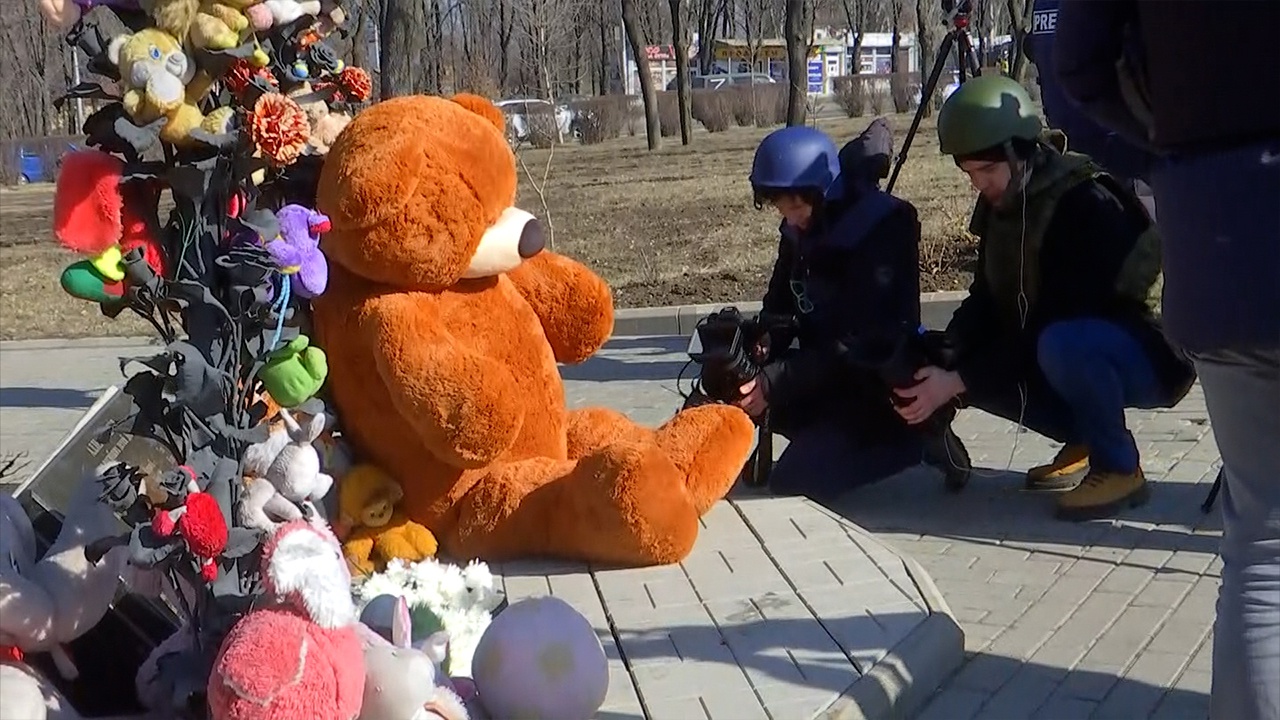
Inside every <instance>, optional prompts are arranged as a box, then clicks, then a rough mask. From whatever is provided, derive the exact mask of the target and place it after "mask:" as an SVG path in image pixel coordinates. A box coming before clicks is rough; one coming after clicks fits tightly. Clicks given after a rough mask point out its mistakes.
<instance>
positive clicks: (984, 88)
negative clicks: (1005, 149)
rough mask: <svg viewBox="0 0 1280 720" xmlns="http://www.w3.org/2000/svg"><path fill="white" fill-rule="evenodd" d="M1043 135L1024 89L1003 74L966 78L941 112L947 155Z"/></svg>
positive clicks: (942, 142) (942, 140) (940, 130)
mask: <svg viewBox="0 0 1280 720" xmlns="http://www.w3.org/2000/svg"><path fill="white" fill-rule="evenodd" d="M1038 137H1040V116H1039V115H1038V114H1037V113H1036V109H1035V106H1034V105H1032V104H1031V96H1030V95H1028V94H1027V91H1026V89H1025V88H1023V87H1022V86H1021V85H1019V84H1018V83H1017V82H1016V81H1014V80H1012V79H1011V78H1007V77H1005V76H1003V75H982V76H980V77H976V78H973V79H971V80H967V81H965V82H964V83H963V84H962V85H961V86H960V87H959V88H957V89H956V91H955V92H953V93H951V97H948V98H947V101H946V102H945V103H943V104H942V109H941V110H939V111H938V145H939V147H940V148H941V150H942V154H944V155H969V154H972V153H976V152H981V151H983V150H986V149H988V148H993V147H997V146H999V145H1003V144H1004V143H1006V142H1008V141H1010V140H1012V139H1014V138H1022V139H1023V140H1035V139H1036V138H1038Z"/></svg>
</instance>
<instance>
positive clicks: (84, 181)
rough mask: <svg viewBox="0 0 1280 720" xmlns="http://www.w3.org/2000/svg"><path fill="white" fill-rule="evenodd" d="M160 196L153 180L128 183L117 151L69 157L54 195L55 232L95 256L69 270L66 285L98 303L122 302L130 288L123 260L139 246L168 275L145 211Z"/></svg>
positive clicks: (83, 152) (71, 291)
mask: <svg viewBox="0 0 1280 720" xmlns="http://www.w3.org/2000/svg"><path fill="white" fill-rule="evenodd" d="M158 198H159V189H158V188H157V186H156V185H155V184H154V183H152V182H131V183H128V184H125V183H124V162H123V161H122V160H120V159H119V158H117V157H115V156H114V155H110V154H107V153H104V152H101V151H99V150H79V151H76V152H72V153H69V154H67V155H66V156H65V157H63V159H62V171H61V172H60V173H59V174H58V186H57V190H56V192H55V194H54V196H53V233H54V236H55V237H57V238H58V242H60V243H62V246H63V247H65V248H67V249H68V250H71V251H72V252H75V253H78V254H80V255H85V256H87V257H88V258H89V259H87V260H81V261H79V262H76V263H73V264H72V265H71V266H69V267H68V268H67V269H66V270H65V271H63V273H62V287H63V289H64V290H66V291H67V292H68V293H69V294H71V295H72V296H74V297H78V298H81V299H83V300H91V301H93V302H105V303H111V302H114V301H117V300H119V299H120V298H121V296H123V295H124V290H125V288H124V282H123V281H124V268H123V267H122V265H121V259H122V258H123V257H124V255H125V253H128V252H129V251H130V250H132V249H134V248H135V247H141V248H142V251H143V257H144V258H146V261H147V264H148V265H150V266H151V268H152V269H153V270H155V272H156V273H158V274H160V275H164V273H165V262H164V251H163V249H162V248H161V246H160V244H159V243H158V242H157V241H156V239H155V238H154V237H153V235H152V232H151V228H150V227H148V225H147V222H146V220H145V216H144V215H143V213H142V209H143V208H147V207H151V208H154V207H155V205H156V202H157V200H158Z"/></svg>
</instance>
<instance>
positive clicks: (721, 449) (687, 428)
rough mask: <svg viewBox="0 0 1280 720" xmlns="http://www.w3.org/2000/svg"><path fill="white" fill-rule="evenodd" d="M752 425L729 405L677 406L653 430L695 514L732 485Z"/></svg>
mask: <svg viewBox="0 0 1280 720" xmlns="http://www.w3.org/2000/svg"><path fill="white" fill-rule="evenodd" d="M754 435H755V426H754V425H752V423H751V419H750V418H749V417H747V414H746V413H744V412H743V411H742V410H740V409H738V408H736V407H734V406H732V405H720V404H712V405H700V406H697V407H691V408H687V409H685V410H681V411H680V412H679V413H677V414H676V416H675V417H673V418H671V419H670V420H668V421H667V422H666V424H664V425H663V426H662V427H661V428H659V429H658V432H657V442H658V446H659V447H660V448H662V450H663V452H665V453H666V454H667V456H668V457H670V458H671V462H672V463H674V464H675V466H676V467H677V468H679V469H680V471H681V473H682V475H683V477H684V479H685V487H686V489H687V491H688V493H689V498H690V500H692V502H693V505H694V508H695V509H696V510H697V512H698V514H699V515H702V514H703V513H705V512H706V511H707V510H710V509H711V506H712V505H715V504H716V503H717V502H719V501H720V500H721V499H722V498H724V496H725V495H726V494H727V493H728V492H729V490H730V489H731V488H732V487H733V483H734V481H735V480H736V479H737V477H738V473H739V472H741V471H742V467H743V465H745V464H746V462H747V458H748V457H749V456H750V455H751V443H752V440H753V436H754Z"/></svg>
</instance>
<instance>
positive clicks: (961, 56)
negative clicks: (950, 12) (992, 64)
mask: <svg viewBox="0 0 1280 720" xmlns="http://www.w3.org/2000/svg"><path fill="white" fill-rule="evenodd" d="M959 34H960V37H958V38H956V69H957V72H959V74H960V77H959V78H958V79H959V81H960V82H964V76H965V72H966V71H968V73H969V77H978V76H979V75H981V74H982V65H981V64H980V63H979V62H978V55H977V53H976V52H974V50H973V40H972V39H970V38H969V33H967V32H965V31H963V30H962V31H960V33H959Z"/></svg>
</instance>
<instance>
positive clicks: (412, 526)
mask: <svg viewBox="0 0 1280 720" xmlns="http://www.w3.org/2000/svg"><path fill="white" fill-rule="evenodd" d="M403 496H404V492H403V491H402V490H401V489H400V485H399V483H397V482H396V481H395V480H393V479H391V476H390V475H388V474H386V473H385V472H383V471H382V470H380V469H378V468H377V467H376V466H374V465H368V464H364V465H357V466H355V467H353V468H351V470H350V472H348V473H347V474H346V475H345V476H343V478H342V481H341V482H340V483H339V485H338V513H339V516H338V524H337V527H336V528H335V530H336V531H337V535H338V537H339V538H341V539H342V551H343V554H344V555H346V557H347V564H348V565H349V566H350V567H351V572H352V574H353V575H354V574H363V575H369V574H372V573H374V572H377V571H380V570H382V569H383V568H385V567H386V564H387V562H389V561H391V560H393V559H397V558H398V559H400V560H405V561H407V562H417V561H419V560H423V559H426V558H429V557H431V556H432V555H435V554H436V537H435V535H432V534H431V531H430V530H428V529H426V528H425V527H423V526H421V525H419V524H418V523H416V522H413V521H412V520H410V519H409V518H408V517H406V516H405V515H404V513H402V512H399V511H398V510H396V503H398V502H400V498H402V497H403Z"/></svg>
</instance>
